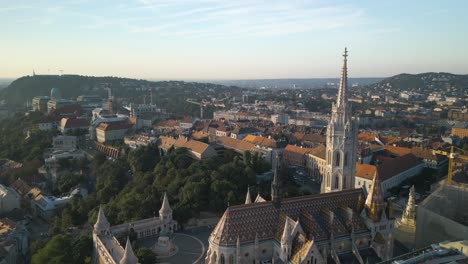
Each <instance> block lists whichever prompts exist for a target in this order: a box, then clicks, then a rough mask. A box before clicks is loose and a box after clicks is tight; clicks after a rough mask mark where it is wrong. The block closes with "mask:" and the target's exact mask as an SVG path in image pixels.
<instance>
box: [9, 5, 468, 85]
mask: <svg viewBox="0 0 468 264" xmlns="http://www.w3.org/2000/svg"><path fill="white" fill-rule="evenodd" d="M91 4H92V5H91ZM467 7H468V4H467V3H465V2H462V1H450V2H448V3H446V2H444V3H443V4H442V3H439V2H436V1H430V2H422V1H414V2H410V3H406V2H403V1H394V2H392V3H374V2H372V1H364V2H359V3H354V2H351V1H332V2H329V1H327V2H324V1H288V2H285V1H273V2H272V1H263V0H258V1H238V2H235V3H233V2H231V1H224V0H202V1H191V0H176V1H164V0H154V1H153V0H141V1H118V2H117V1H116V2H113V3H94V2H91V1H88V0H75V1H67V3H60V4H56V3H52V2H51V1H42V0H39V1H34V2H28V3H26V4H25V3H15V2H13V1H5V3H4V4H2V7H0V15H2V17H4V23H2V24H1V25H0V28H1V29H2V32H4V36H5V37H4V43H3V46H4V48H3V49H2V52H1V55H2V58H4V61H6V62H7V63H4V64H3V66H0V78H16V77H20V76H23V75H30V74H32V72H33V70H34V71H35V72H36V73H37V74H47V73H50V74H60V73H61V71H62V70H63V73H65V74H67V73H69V74H81V75H97V76H122V77H131V78H145V79H182V80H187V79H192V80H197V79H280V78H337V77H338V75H337V73H336V68H337V66H338V65H340V61H339V58H337V56H336V54H337V53H338V52H340V51H341V50H342V49H343V47H345V46H347V47H348V49H349V50H350V57H352V58H353V59H352V69H353V70H352V71H351V72H350V73H349V75H350V77H387V76H392V75H395V74H398V73H403V72H405V73H421V72H428V71H434V72H451V73H457V74H466V73H467V72H466V68H467V66H468V65H467V63H466V61H468V55H467V54H466V52H464V47H465V46H466V44H467V37H466V36H464V35H463V34H460V32H462V31H463V29H461V28H460V27H459V26H457V25H463V24H467V22H468V21H467V20H468V19H467V18H466V17H465V16H464V14H463V10H466V8H467Z"/></svg>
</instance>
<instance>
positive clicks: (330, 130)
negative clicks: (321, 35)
mask: <svg viewBox="0 0 468 264" xmlns="http://www.w3.org/2000/svg"><path fill="white" fill-rule="evenodd" d="M347 87H348V50H347V49H346V48H345V50H344V53H343V66H342V68H341V77H340V87H339V90H338V97H337V100H336V103H335V104H333V106H332V113H331V118H330V122H329V123H328V126H327V141H326V158H325V159H326V165H325V170H324V175H323V181H322V187H321V192H322V193H327V192H335V191H342V190H346V189H354V188H355V186H354V176H355V173H356V172H355V170H356V153H357V128H358V126H357V124H355V121H354V120H353V118H352V116H351V107H350V105H349V104H348V103H347V101H348V95H347Z"/></svg>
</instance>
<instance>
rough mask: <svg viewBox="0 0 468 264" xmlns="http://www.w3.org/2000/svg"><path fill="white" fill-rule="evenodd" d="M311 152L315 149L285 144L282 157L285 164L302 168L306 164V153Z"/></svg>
mask: <svg viewBox="0 0 468 264" xmlns="http://www.w3.org/2000/svg"><path fill="white" fill-rule="evenodd" d="M312 152H315V149H313V148H305V147H302V146H301V147H299V146H295V145H287V146H286V148H284V151H283V159H284V162H285V164H286V166H297V167H303V168H304V167H306V165H307V154H309V153H312Z"/></svg>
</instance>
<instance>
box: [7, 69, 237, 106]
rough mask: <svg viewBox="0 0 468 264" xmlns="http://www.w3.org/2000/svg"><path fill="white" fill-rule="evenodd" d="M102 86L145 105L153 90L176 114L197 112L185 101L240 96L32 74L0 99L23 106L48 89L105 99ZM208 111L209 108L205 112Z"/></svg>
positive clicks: (207, 87) (196, 86)
mask: <svg viewBox="0 0 468 264" xmlns="http://www.w3.org/2000/svg"><path fill="white" fill-rule="evenodd" d="M106 87H111V88H112V94H113V96H114V97H115V98H119V100H122V101H127V102H136V103H141V102H143V101H144V100H146V102H149V100H150V92H149V90H153V102H155V103H156V104H158V105H159V106H161V107H163V108H166V109H167V111H169V112H172V113H178V114H185V113H186V114H188V113H193V114H195V113H198V112H199V107H198V106H197V105H193V104H189V103H186V102H185V100H186V99H187V98H193V99H195V100H201V99H209V98H210V97H213V98H222V97H224V96H225V95H226V94H227V93H229V96H230V97H231V96H240V94H241V92H242V88H239V87H234V86H224V85H219V84H212V83H196V82H183V81H146V80H138V79H129V78H119V77H93V76H80V75H61V76H59V75H35V76H25V77H21V78H19V79H17V80H15V81H13V82H12V83H11V84H10V85H8V87H6V88H4V89H3V90H1V91H0V100H5V102H7V104H8V105H10V106H13V107H14V106H24V105H25V103H26V102H27V101H30V100H31V99H32V98H33V97H35V96H38V95H50V91H51V89H52V88H58V89H59V90H60V93H61V95H62V97H63V98H76V97H77V96H79V95H89V94H95V95H101V96H102V97H103V98H106V97H107V90H106ZM206 110H207V111H208V112H211V111H210V110H212V109H210V107H208V109H206Z"/></svg>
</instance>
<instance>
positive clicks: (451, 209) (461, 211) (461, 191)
mask: <svg viewBox="0 0 468 264" xmlns="http://www.w3.org/2000/svg"><path fill="white" fill-rule="evenodd" d="M467 204H468V191H467V189H466V186H465V185H460V186H455V185H445V184H444V185H442V186H440V187H439V188H438V189H437V190H436V191H434V192H433V193H431V194H430V195H429V196H428V197H427V198H426V199H425V200H424V201H422V202H421V203H419V204H418V207H417V209H416V215H417V217H416V248H423V247H427V246H429V245H430V244H432V243H439V242H441V241H445V240H449V241H457V240H467V239H468V211H467V210H466V205H467Z"/></svg>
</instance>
